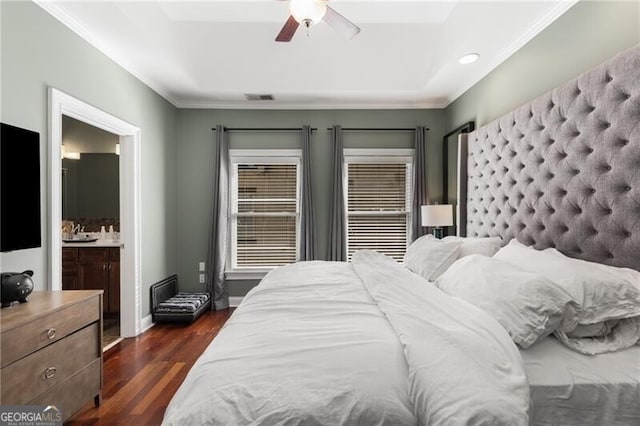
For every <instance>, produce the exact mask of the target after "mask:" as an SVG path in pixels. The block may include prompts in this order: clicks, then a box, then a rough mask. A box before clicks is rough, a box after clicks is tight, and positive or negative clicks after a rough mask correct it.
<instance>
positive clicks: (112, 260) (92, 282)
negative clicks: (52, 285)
mask: <svg viewBox="0 0 640 426" xmlns="http://www.w3.org/2000/svg"><path fill="white" fill-rule="evenodd" d="M62 289H63V290H104V303H103V312H104V313H106V314H112V313H113V314H115V313H119V312H120V244H119V243H116V242H114V243H109V242H105V241H102V240H98V241H96V242H92V243H64V244H63V246H62Z"/></svg>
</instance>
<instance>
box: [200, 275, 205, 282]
mask: <svg viewBox="0 0 640 426" xmlns="http://www.w3.org/2000/svg"><path fill="white" fill-rule="evenodd" d="M200 284H204V274H200Z"/></svg>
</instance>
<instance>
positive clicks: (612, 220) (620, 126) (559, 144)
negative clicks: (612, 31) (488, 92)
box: [458, 46, 640, 270]
mask: <svg viewBox="0 0 640 426" xmlns="http://www.w3.org/2000/svg"><path fill="white" fill-rule="evenodd" d="M459 151H460V156H461V157H460V165H462V167H459V180H458V182H459V200H460V206H459V207H460V223H461V225H462V226H460V227H459V231H458V232H459V233H460V234H461V235H463V236H465V235H468V236H496V235H497V236H501V237H502V238H503V239H504V240H505V241H507V240H509V239H511V238H513V237H516V238H517V239H518V240H519V241H521V242H522V243H524V244H527V245H532V246H534V247H535V248H537V249H544V248H548V247H555V248H557V249H558V250H560V251H561V252H563V253H565V254H566V255H567V256H571V257H576V258H580V259H585V260H590V261H595V262H601V263H606V264H610V265H615V266H624V267H629V268H634V269H637V270H640V46H636V47H634V48H632V49H630V50H628V51H625V52H623V53H620V54H618V55H617V56H615V57H613V58H612V59H610V60H609V61H607V62H605V63H603V64H601V65H599V66H598V67H596V68H594V69H593V70H591V71H588V72H586V73H584V74H582V75H580V76H579V77H577V78H576V79H574V80H572V81H570V82H568V83H566V84H564V85H562V86H560V87H558V88H556V89H555V90H553V91H551V92H549V93H547V94H545V95H543V96H541V97H539V98H538V99H536V100H534V101H533V102H531V103H529V104H526V105H523V106H521V107H520V108H518V109H517V110H515V111H513V112H511V113H509V114H507V115H505V116H503V117H501V118H499V119H498V120H496V121H494V122H492V123H490V124H488V125H486V126H484V127H481V128H479V129H477V130H476V131H474V132H472V133H469V134H468V135H464V136H463V137H461V140H460V150H459ZM465 155H467V157H466V167H464V160H465V157H464V156H465ZM465 221H466V227H465V226H464V223H465Z"/></svg>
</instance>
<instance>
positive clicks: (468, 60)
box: [458, 53, 480, 65]
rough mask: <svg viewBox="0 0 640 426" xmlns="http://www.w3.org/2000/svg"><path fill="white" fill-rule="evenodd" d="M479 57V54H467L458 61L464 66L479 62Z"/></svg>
mask: <svg viewBox="0 0 640 426" xmlns="http://www.w3.org/2000/svg"><path fill="white" fill-rule="evenodd" d="M479 57H480V55H479V54H477V53H467V54H466V55H464V56H463V57H461V58H460V59H458V62H460V63H461V64H463V65H467V64H471V63H473V62H475V61H477V60H478V58H479Z"/></svg>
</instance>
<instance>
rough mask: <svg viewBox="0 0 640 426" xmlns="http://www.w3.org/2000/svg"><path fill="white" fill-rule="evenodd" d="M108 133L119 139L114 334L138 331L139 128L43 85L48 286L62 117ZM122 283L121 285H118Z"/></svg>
mask: <svg viewBox="0 0 640 426" xmlns="http://www.w3.org/2000/svg"><path fill="white" fill-rule="evenodd" d="M63 115H66V116H68V117H72V118H75V119H76V120H79V121H82V122H84V123H87V124H90V125H92V126H95V127H98V128H100V129H102V130H106V131H107V132H110V133H114V134H116V135H118V136H119V138H120V171H119V174H120V243H121V245H120V334H121V335H122V336H123V337H133V336H137V335H138V334H140V333H141V332H142V331H143V330H142V317H141V312H142V308H141V278H140V271H141V254H140V244H141V237H140V235H141V226H140V207H141V203H140V141H141V139H140V128H138V127H136V126H134V125H132V124H130V123H127V122H126V121H124V120H121V119H119V118H117V117H115V116H113V115H111V114H109V113H107V112H105V111H102V110H100V109H98V108H96V107H94V106H92V105H89V104H87V103H85V102H83V101H81V100H79V99H76V98H74V97H72V96H70V95H68V94H66V93H64V92H61V91H60V90H57V89H55V88H53V87H50V88H49V141H50V143H49V194H48V197H49V199H48V203H49V206H50V209H49V247H48V251H49V256H48V257H49V259H48V260H49V262H48V263H49V268H48V272H49V289H50V290H62V229H61V221H62V159H61V145H62V116H63ZM123 283H126V285H123Z"/></svg>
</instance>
